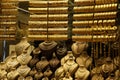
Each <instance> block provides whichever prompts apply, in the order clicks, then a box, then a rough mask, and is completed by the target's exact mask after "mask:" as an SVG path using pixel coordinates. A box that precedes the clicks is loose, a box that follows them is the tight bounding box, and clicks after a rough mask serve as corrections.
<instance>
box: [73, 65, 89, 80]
mask: <svg viewBox="0 0 120 80" xmlns="http://www.w3.org/2000/svg"><path fill="white" fill-rule="evenodd" d="M89 75H90V72H89V71H88V70H87V69H86V68H85V66H84V65H82V64H81V65H80V66H79V68H78V70H77V71H76V72H75V79H78V80H87V78H88V76H89Z"/></svg>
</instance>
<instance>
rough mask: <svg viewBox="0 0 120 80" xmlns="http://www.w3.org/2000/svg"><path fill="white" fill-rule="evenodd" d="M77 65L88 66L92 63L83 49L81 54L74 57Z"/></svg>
mask: <svg viewBox="0 0 120 80" xmlns="http://www.w3.org/2000/svg"><path fill="white" fill-rule="evenodd" d="M76 62H77V63H78V65H81V64H84V66H85V67H86V68H88V67H89V66H90V65H91V64H92V58H91V57H90V56H89V55H88V54H87V52H86V51H83V52H82V53H81V55H80V56H79V57H78V58H77V59H76Z"/></svg>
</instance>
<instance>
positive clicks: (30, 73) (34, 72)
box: [29, 67, 37, 77]
mask: <svg viewBox="0 0 120 80" xmlns="http://www.w3.org/2000/svg"><path fill="white" fill-rule="evenodd" d="M36 73H37V70H36V68H35V67H33V68H32V70H31V71H30V72H29V75H30V76H32V77H33V76H34V75H35V74H36Z"/></svg>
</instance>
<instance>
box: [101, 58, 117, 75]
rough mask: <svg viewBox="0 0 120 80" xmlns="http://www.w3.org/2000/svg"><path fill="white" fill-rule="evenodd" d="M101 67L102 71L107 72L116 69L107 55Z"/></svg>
mask: <svg viewBox="0 0 120 80" xmlns="http://www.w3.org/2000/svg"><path fill="white" fill-rule="evenodd" d="M101 68H102V71H103V72H104V73H109V72H112V71H114V70H115V69H116V66H115V65H114V64H113V62H112V60H111V58H110V57H107V58H106V60H105V64H103V65H102V66H101Z"/></svg>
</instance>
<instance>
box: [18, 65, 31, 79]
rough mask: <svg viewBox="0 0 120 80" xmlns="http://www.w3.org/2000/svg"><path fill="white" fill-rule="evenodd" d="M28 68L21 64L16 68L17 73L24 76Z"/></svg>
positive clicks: (27, 72)
mask: <svg viewBox="0 0 120 80" xmlns="http://www.w3.org/2000/svg"><path fill="white" fill-rule="evenodd" d="M30 70H31V69H30V68H29V67H28V66H27V65H21V66H20V67H18V68H17V71H18V73H19V75H21V76H23V77H24V78H25V77H26V76H27V75H28V74H29V72H30Z"/></svg>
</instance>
